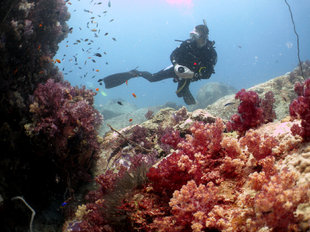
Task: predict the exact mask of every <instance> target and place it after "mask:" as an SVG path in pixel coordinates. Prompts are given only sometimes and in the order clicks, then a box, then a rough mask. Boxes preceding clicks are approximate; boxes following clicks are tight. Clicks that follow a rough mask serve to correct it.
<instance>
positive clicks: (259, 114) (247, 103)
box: [226, 89, 275, 133]
mask: <svg viewBox="0 0 310 232" xmlns="http://www.w3.org/2000/svg"><path fill="white" fill-rule="evenodd" d="M235 98H236V99H239V100H240V101H241V103H240V105H239V107H238V114H234V115H233V116H232V117H231V120H230V121H229V122H228V123H227V124H226V127H227V130H228V131H231V130H236V131H239V132H240V133H244V132H245V131H247V130H248V129H250V128H255V127H257V126H259V125H261V124H262V123H265V122H271V121H272V120H273V119H274V118H275V113H274V111H273V110H272V107H273V103H274V98H273V93H272V92H267V93H266V95H265V99H264V100H260V99H259V97H258V95H257V93H256V92H254V91H251V90H250V91H246V90H245V89H241V90H240V91H239V92H238V93H237V94H236V96H235Z"/></svg>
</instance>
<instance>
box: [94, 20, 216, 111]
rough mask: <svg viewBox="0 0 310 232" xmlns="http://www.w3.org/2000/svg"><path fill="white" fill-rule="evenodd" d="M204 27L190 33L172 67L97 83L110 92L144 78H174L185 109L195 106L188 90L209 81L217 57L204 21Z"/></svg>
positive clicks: (120, 75) (174, 55)
mask: <svg viewBox="0 0 310 232" xmlns="http://www.w3.org/2000/svg"><path fill="white" fill-rule="evenodd" d="M203 22H204V24H203V25H198V26H196V27H195V28H194V30H193V31H191V32H190V39H187V40H185V41H183V42H182V43H181V45H180V46H179V47H177V48H176V49H175V50H174V51H173V52H172V53H171V55H170V60H171V62H172V65H170V66H169V67H167V68H165V69H163V70H161V71H159V72H157V73H154V74H151V73H149V72H147V71H138V70H137V69H134V70H131V71H129V72H123V73H116V74H112V75H110V76H107V77H105V78H103V79H100V80H98V82H100V84H101V81H103V82H104V84H105V87H106V88H113V87H116V86H119V85H121V84H123V83H125V82H126V81H127V80H129V79H131V78H134V77H143V78H145V79H146V80H148V81H150V82H156V81H161V80H164V79H168V78H173V81H174V82H178V87H177V91H176V94H177V96H178V97H183V99H184V102H185V103H186V104H187V105H192V104H195V103H196V101H195V99H194V97H193V95H192V94H191V92H190V90H189V85H190V83H191V82H193V81H197V80H200V79H209V78H210V76H211V75H212V74H213V73H214V65H215V64H216V62H217V53H216V51H215V49H214V44H215V42H214V41H210V40H209V39H208V35H209V29H208V27H207V25H206V23H205V20H203Z"/></svg>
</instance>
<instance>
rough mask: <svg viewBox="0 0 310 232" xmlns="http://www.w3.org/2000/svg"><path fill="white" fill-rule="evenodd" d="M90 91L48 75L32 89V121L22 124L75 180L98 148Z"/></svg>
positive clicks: (98, 117) (96, 120)
mask: <svg viewBox="0 0 310 232" xmlns="http://www.w3.org/2000/svg"><path fill="white" fill-rule="evenodd" d="M94 95H95V93H94V92H92V91H89V90H86V89H85V88H82V89H78V88H77V87H75V88H74V87H72V86H71V85H70V84H69V83H68V82H64V83H62V82H55V81H54V80H52V79H49V80H48V81H47V82H46V83H45V84H44V85H42V84H40V85H39V86H38V88H37V89H36V90H35V92H34V99H35V100H34V102H33V104H31V105H30V112H32V113H33V118H32V123H31V124H27V125H26V126H25V128H26V132H27V134H28V135H30V136H31V137H36V138H37V137H40V138H41V139H42V140H43V141H44V142H41V144H40V145H39V146H43V147H44V143H46V144H45V145H46V146H47V147H50V149H49V150H46V151H45V153H46V155H48V154H49V153H50V155H51V156H52V157H53V160H55V162H56V163H58V164H57V165H58V166H59V167H63V169H64V170H63V172H64V173H67V174H66V175H69V176H70V178H74V179H76V180H78V179H81V178H82V179H83V176H85V175H87V172H88V170H89V168H90V167H91V164H92V163H93V160H94V159H93V158H95V157H96V155H97V154H98V152H99V151H100V142H99V141H98V138H97V131H96V129H98V127H99V125H100V123H101V120H102V116H101V115H100V113H99V112H98V111H97V110H95V109H94V108H93V107H92V103H93V96H94ZM42 149H43V148H42ZM73 176H74V177H73ZM71 181H72V180H71Z"/></svg>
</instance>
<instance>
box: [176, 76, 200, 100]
mask: <svg viewBox="0 0 310 232" xmlns="http://www.w3.org/2000/svg"><path fill="white" fill-rule="evenodd" d="M189 84H190V80H188V79H182V80H180V81H179V83H178V89H177V91H176V94H177V96H178V97H183V100H184V102H185V103H186V104H187V105H193V104H196V101H195V98H194V97H193V95H192V94H191V92H190V91H189Z"/></svg>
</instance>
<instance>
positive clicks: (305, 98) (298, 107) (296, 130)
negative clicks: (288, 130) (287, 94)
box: [290, 79, 310, 140]
mask: <svg viewBox="0 0 310 232" xmlns="http://www.w3.org/2000/svg"><path fill="white" fill-rule="evenodd" d="M295 92H296V93H297V95H298V97H297V98H296V99H295V100H293V101H292V103H291V105H290V115H291V116H292V117H293V118H300V119H301V126H298V125H294V126H293V127H292V132H293V134H298V135H300V136H301V137H303V138H304V139H305V140H309V139H310V79H308V80H306V81H305V82H304V83H303V84H301V83H296V84H295Z"/></svg>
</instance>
